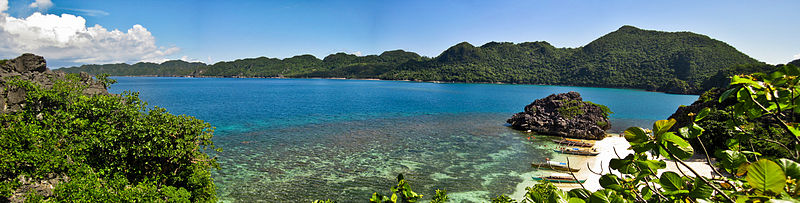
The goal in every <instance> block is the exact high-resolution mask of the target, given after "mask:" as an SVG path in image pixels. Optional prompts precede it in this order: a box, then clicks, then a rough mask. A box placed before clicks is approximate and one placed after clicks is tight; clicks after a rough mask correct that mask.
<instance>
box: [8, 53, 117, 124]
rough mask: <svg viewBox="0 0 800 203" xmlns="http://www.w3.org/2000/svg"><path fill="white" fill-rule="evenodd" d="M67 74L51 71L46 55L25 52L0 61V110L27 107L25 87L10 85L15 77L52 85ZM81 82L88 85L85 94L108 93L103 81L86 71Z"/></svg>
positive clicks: (42, 84)
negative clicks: (96, 79)
mask: <svg viewBox="0 0 800 203" xmlns="http://www.w3.org/2000/svg"><path fill="white" fill-rule="evenodd" d="M66 77H67V74H66V73H63V72H61V71H51V70H49V69H48V68H47V62H46V61H45V60H44V57H41V56H37V55H34V54H23V55H22V56H19V57H17V58H15V59H11V60H4V61H0V112H2V113H10V112H16V111H19V110H22V108H24V107H25V89H22V88H19V87H15V86H12V85H9V84H8V82H9V81H11V80H13V79H15V78H16V79H20V80H28V81H32V82H34V83H36V84H38V85H40V86H42V87H45V88H47V87H51V86H53V84H54V83H55V81H57V80H63V79H66ZM79 78H80V82H82V83H83V84H85V85H87V86H88V88H86V89H85V90H84V93H85V94H88V95H96V94H108V91H106V88H105V86H104V85H103V83H100V82H98V81H95V80H94V79H92V76H90V75H89V74H86V73H81V74H80V75H79Z"/></svg>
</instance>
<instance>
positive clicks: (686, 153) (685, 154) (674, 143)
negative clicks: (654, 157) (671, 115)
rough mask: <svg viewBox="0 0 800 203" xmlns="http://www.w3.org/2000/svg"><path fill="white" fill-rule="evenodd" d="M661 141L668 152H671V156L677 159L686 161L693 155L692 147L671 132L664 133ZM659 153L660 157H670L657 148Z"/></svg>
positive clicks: (664, 151)
mask: <svg viewBox="0 0 800 203" xmlns="http://www.w3.org/2000/svg"><path fill="white" fill-rule="evenodd" d="M661 140H662V142H663V144H664V146H666V147H667V149H668V150H669V152H672V154H673V155H675V157H677V158H678V159H688V158H690V157H692V155H694V148H692V145H690V144H689V142H687V141H686V140H684V139H683V138H681V137H678V136H677V135H675V134H674V133H672V132H667V133H665V134H664V135H663V136H662V137H661ZM659 152H660V153H661V155H662V156H665V157H670V156H669V154H667V151H666V150H665V149H663V148H659Z"/></svg>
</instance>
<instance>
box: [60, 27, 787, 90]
mask: <svg viewBox="0 0 800 203" xmlns="http://www.w3.org/2000/svg"><path fill="white" fill-rule="evenodd" d="M771 69H773V66H771V65H768V64H765V63H762V62H759V61H757V60H755V59H753V58H750V57H749V56H747V55H745V54H743V53H741V52H739V51H738V50H736V49H735V48H734V47H732V46H730V45H728V44H726V43H724V42H721V41H719V40H715V39H712V38H710V37H708V36H704V35H700V34H695V33H691V32H661V31H651V30H642V29H638V28H635V27H632V26H623V27H621V28H619V29H618V30H616V31H614V32H611V33H609V34H606V35H605V36H602V37H600V38H598V39H596V40H594V41H592V42H591V43H589V44H587V45H586V46H583V47H579V48H556V47H554V46H552V45H550V44H549V43H547V42H544V41H542V42H525V43H519V44H514V43H510V42H489V43H486V44H484V45H482V46H479V47H476V46H473V45H472V44H469V43H467V42H462V43H459V44H456V45H454V46H452V47H450V48H448V49H447V50H445V51H444V52H442V53H441V54H440V55H439V56H437V57H434V58H427V57H422V56H420V55H418V54H416V53H414V52H407V51H403V50H394V51H387V52H384V53H382V54H380V55H368V56H356V55H352V54H345V53H337V54H331V55H329V56H327V57H325V58H324V59H318V58H316V57H314V56H312V55H300V56H295V57H292V58H286V59H276V58H267V57H260V58H250V59H239V60H235V61H228V62H219V63H216V64H213V65H205V64H202V63H188V62H182V61H169V62H165V63H162V64H153V63H137V64H134V65H127V64H107V65H83V66H80V67H72V68H62V69H60V70H62V71H65V72H73V73H74V72H81V71H84V72H88V73H90V74H100V73H107V74H110V75H116V76H152V75H157V76H217V77H344V78H380V79H390V80H417V81H445V82H503V83H521V84H552V85H576V86H591V87H619V88H637V89H647V90H653V91H663V92H670V93H681V94H699V93H701V92H703V91H705V90H708V89H710V88H711V87H720V86H727V81H725V80H727V76H730V75H733V74H740V73H752V72H764V71H770V70H771Z"/></svg>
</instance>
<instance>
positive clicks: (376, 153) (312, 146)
mask: <svg viewBox="0 0 800 203" xmlns="http://www.w3.org/2000/svg"><path fill="white" fill-rule="evenodd" d="M114 79H117V80H118V83H117V84H115V85H112V86H111V88H110V90H111V92H114V93H120V92H122V91H125V90H133V91H139V92H140V97H141V98H142V99H143V100H145V101H147V102H148V103H149V104H150V105H154V106H160V107H164V108H167V109H168V110H169V111H170V112H172V113H174V114H187V115H191V116H195V117H197V118H199V119H203V120H205V121H206V122H209V123H211V124H212V125H213V126H215V127H216V128H217V130H216V133H215V135H216V136H215V140H214V141H215V144H216V145H217V146H221V147H222V148H223V149H224V151H223V152H222V153H219V154H218V156H219V157H218V158H219V162H220V163H221V165H222V169H221V170H218V171H215V172H214V179H215V182H216V183H217V186H218V188H219V189H218V192H219V195H220V197H221V199H222V200H224V201H244V202H250V201H256V200H263V201H268V202H277V201H283V202H286V201H289V202H298V201H310V200H313V199H327V198H331V199H335V200H338V201H341V202H352V201H363V200H365V199H368V198H369V196H370V195H371V194H372V193H373V192H382V193H388V188H389V187H390V186H391V185H392V183H393V182H394V181H395V180H394V178H395V176H396V175H397V174H398V173H403V174H405V175H406V179H409V180H410V181H411V184H412V187H413V188H414V189H415V191H418V192H422V193H423V194H432V193H433V190H435V189H437V188H446V189H447V190H448V192H449V193H450V194H451V195H450V196H451V198H455V199H456V200H462V201H485V200H487V199H488V198H490V197H493V196H495V195H497V194H509V193H511V192H513V189H514V187H515V186H516V184H518V183H519V182H521V181H522V178H523V177H522V176H521V174H523V173H526V172H530V171H532V170H533V169H531V168H530V165H529V164H530V161H531V160H533V159H538V158H541V157H549V156H552V154H551V152H549V151H548V150H545V149H544V148H543V147H542V146H541V145H536V144H532V143H530V142H528V141H527V140H526V139H525V137H526V136H525V135H522V134H521V133H519V132H516V131H513V130H511V129H509V128H507V127H505V126H504V125H503V124H504V123H505V120H506V119H507V118H509V117H510V116H511V115H512V114H513V113H516V112H519V111H521V110H522V109H523V107H524V106H525V105H527V104H529V103H530V102H532V101H533V100H535V99H538V98H542V97H545V96H547V95H550V94H553V93H561V92H568V91H577V92H580V93H581V95H582V96H583V98H584V99H585V100H590V101H593V102H595V103H599V104H604V105H607V106H609V107H610V108H611V110H612V111H614V112H615V114H613V115H612V117H611V118H612V120H611V124H612V126H613V128H612V130H613V131H619V130H621V129H624V128H627V127H630V126H645V127H646V126H649V125H651V124H652V122H653V121H654V120H658V119H664V118H666V117H668V116H669V115H670V114H672V113H673V112H674V111H675V109H676V108H677V107H678V106H679V105H688V104H691V102H693V101H694V100H696V99H697V96H687V95H671V94H663V93H656V92H645V91H640V90H628V89H609V88H586V87H563V86H539V85H498V84H437V83H418V82H403V81H367V80H328V79H233V78H149V77H142V78H140V77H116V78H114ZM427 197H430V195H428V196H427Z"/></svg>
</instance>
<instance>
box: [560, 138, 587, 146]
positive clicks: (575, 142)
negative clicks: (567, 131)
mask: <svg viewBox="0 0 800 203" xmlns="http://www.w3.org/2000/svg"><path fill="white" fill-rule="evenodd" d="M553 142H555V143H558V144H561V145H567V146H574V147H593V146H594V144H592V143H588V142H584V141H581V140H576V139H565V138H562V139H560V140H553Z"/></svg>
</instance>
